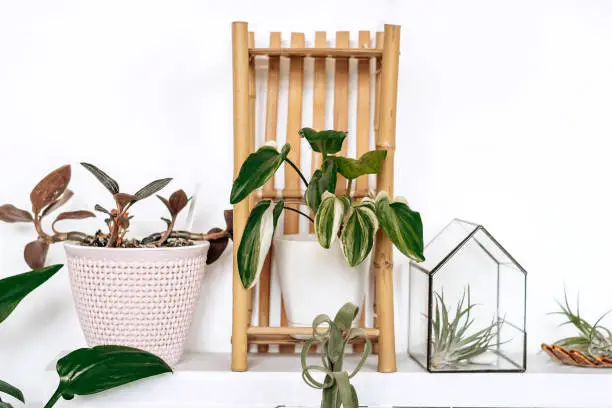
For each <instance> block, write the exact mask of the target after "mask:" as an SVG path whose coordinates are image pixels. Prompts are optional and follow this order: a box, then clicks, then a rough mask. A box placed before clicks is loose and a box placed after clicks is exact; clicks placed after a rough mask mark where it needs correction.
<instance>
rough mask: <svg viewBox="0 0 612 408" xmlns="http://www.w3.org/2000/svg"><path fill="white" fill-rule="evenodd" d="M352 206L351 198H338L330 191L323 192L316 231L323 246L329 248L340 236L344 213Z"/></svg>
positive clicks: (316, 219) (316, 220)
mask: <svg viewBox="0 0 612 408" xmlns="http://www.w3.org/2000/svg"><path fill="white" fill-rule="evenodd" d="M349 206H350V198H348V197H344V196H343V197H341V198H338V197H336V196H335V195H334V194H332V193H330V192H327V191H326V192H324V193H323V199H322V201H321V205H320V206H319V209H318V211H317V214H316V216H315V233H316V235H317V239H318V240H319V243H320V244H321V246H322V247H323V248H329V247H330V246H331V244H332V243H333V242H334V241H335V240H336V239H337V238H338V231H340V226H341V225H342V220H343V219H344V214H345V212H346V211H347V209H348V207H349Z"/></svg>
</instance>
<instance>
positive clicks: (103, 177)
mask: <svg viewBox="0 0 612 408" xmlns="http://www.w3.org/2000/svg"><path fill="white" fill-rule="evenodd" d="M81 165H82V166H83V167H85V168H86V169H87V170H89V172H90V173H91V174H93V175H94V176H95V177H96V178H97V179H98V180H99V181H100V183H102V184H103V185H104V187H106V189H107V190H108V191H110V193H111V194H112V195H115V194H117V193H119V184H118V183H117V182H116V181H115V180H114V179H113V178H112V177H111V176H109V175H108V174H106V173H105V172H103V171H102V170H100V169H99V168H97V167H96V166H94V165H93V164H89V163H81Z"/></svg>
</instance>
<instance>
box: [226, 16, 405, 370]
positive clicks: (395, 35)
mask: <svg viewBox="0 0 612 408" xmlns="http://www.w3.org/2000/svg"><path fill="white" fill-rule="evenodd" d="M375 39H376V44H375V46H372V45H371V44H370V32H369V31H360V32H359V39H358V45H359V47H358V48H351V47H350V45H349V33H348V32H346V31H339V32H337V33H336V47H335V48H327V34H326V33H325V32H317V33H316V35H315V41H314V48H306V47H305V42H304V34H303V33H292V34H291V47H290V48H282V47H281V34H280V33H278V32H273V33H270V44H269V47H268V48H256V47H255V41H254V34H253V33H250V32H249V29H248V24H247V23H245V22H234V23H233V24H232V45H233V59H232V62H233V89H234V176H236V175H237V174H238V171H239V169H240V166H241V165H242V163H243V162H244V160H245V159H246V158H247V156H248V155H249V154H250V153H251V152H253V151H254V150H255V113H256V112H255V106H256V105H255V102H256V100H255V97H256V92H255V91H256V83H255V81H256V75H255V61H256V59H258V58H267V59H268V65H267V70H268V72H267V77H268V82H267V97H266V101H265V105H266V112H265V122H266V123H265V139H266V141H269V140H276V136H277V135H276V133H277V132H276V129H277V119H278V111H279V83H280V76H281V75H280V60H281V58H288V59H289V64H290V67H289V91H288V98H289V99H288V108H287V112H288V113H287V134H286V143H289V144H291V147H292V149H291V152H290V154H289V157H290V159H291V160H292V161H293V162H294V163H296V165H298V166H299V165H300V161H301V160H300V159H301V158H300V137H299V135H298V130H299V129H300V128H302V127H303V125H302V99H303V92H304V85H305V84H304V61H305V59H308V58H314V81H313V99H314V104H313V118H312V126H311V127H313V128H315V129H317V130H322V129H324V128H326V126H325V112H326V109H333V117H334V123H333V129H336V130H348V121H349V60H351V59H356V60H357V107H356V110H357V111H356V118H357V124H356V138H357V139H356V150H357V156H360V155H361V154H363V153H365V152H366V151H368V150H369V139H370V132H371V131H373V133H374V138H375V144H376V148H377V149H386V150H387V151H388V153H387V159H386V160H385V161H384V162H383V167H382V170H381V172H380V174H379V175H378V176H377V182H376V190H386V191H388V192H389V194H390V195H391V196H392V195H393V176H394V170H393V169H394V149H395V115H396V105H397V80H398V65H399V45H400V27H399V26H394V25H385V30H384V32H377V33H376V35H375ZM328 59H333V62H334V65H335V75H334V92H333V101H334V103H333V106H326V105H327V104H326V99H327V98H326V97H327V95H326V64H327V61H328ZM371 64H375V73H376V74H375V75H372V71H371V68H372V65H371ZM372 82H374V83H372ZM372 88H373V89H375V91H374V92H372V91H371V89H372ZM372 104H373V105H374V119H373V120H371V119H370V116H371V115H370V108H371V106H372ZM346 149H347V147H346V144H345V145H344V147H343V152H342V153H343V154H345V153H346ZM318 159H319V157H318V155H317V154H315V153H314V152H313V156H312V158H311V160H312V164H313V166H312V167H313V168H316V167H318V166H319V164H320V163H318V162H317V161H318ZM286 167H288V166H286ZM337 184H338V191H337V192H342V191H344V190H345V189H346V188H347V183H346V180H340V177H339V180H338V183H337ZM368 184H369V183H368V178H367V177H361V178H359V179H357V180H356V184H355V191H354V192H351V194H353V196H355V197H364V196H366V195H367V194H368V192H369V190H370V186H369V185H368ZM300 188H301V187H300V179H299V177H298V175H297V174H295V173H294V172H292V171H291V169H288V168H286V169H285V186H284V188H283V189H276V188H275V186H274V180H271V181H270V182H268V184H266V185H265V186H264V187H263V189H262V190H261V191H259V192H258V193H255V194H253V196H252V197H251V199H249V200H244V201H243V202H241V203H239V204H237V205H235V206H234V242H235V244H234V272H233V273H234V276H233V326H232V365H231V367H232V370H233V371H246V370H247V367H248V365H247V353H248V349H249V344H257V345H258V346H257V348H258V352H260V353H266V352H268V345H270V344H278V345H279V349H280V352H281V353H294V352H295V346H296V343H299V340H296V339H295V336H296V335H309V334H311V332H312V329H311V328H296V327H286V326H287V319H286V316H285V314H284V308H283V307H282V305H281V320H280V322H281V325H280V327H270V256H269V257H268V259H267V260H266V264H265V266H264V269H263V271H262V273H261V277H260V280H259V283H258V285H257V286H256V287H255V288H254V290H258V291H259V305H258V319H257V320H258V325H257V326H252V325H251V319H252V294H251V290H246V289H244V288H243V286H242V284H241V282H240V278H239V275H238V269H237V262H236V254H237V251H238V243H239V242H240V239H241V238H242V233H243V230H244V227H245V225H246V222H247V219H248V216H249V210H250V208H252V206H253V202H255V201H256V200H259V199H264V198H272V199H276V198H281V197H282V198H284V199H286V200H292V201H293V202H294V203H295V201H296V200H297V199H300V198H301V197H302V191H301V190H300ZM292 205H295V206H296V208H297V207H299V203H298V204H292ZM284 233H285V234H296V233H299V224H298V218H297V214H295V213H293V212H285V215H284ZM272 252H273V250H272V251H271V253H272ZM272 256H273V254H272ZM374 280H375V283H374V285H375V291H374V302H373V304H374V311H373V315H374V327H373V328H366V333H367V334H368V336H369V337H370V339H371V340H372V341H373V342H374V343H375V350H376V351H377V352H378V371H380V372H395V371H396V355H395V333H394V323H393V254H392V244H391V241H390V240H389V239H388V238H387V236H386V235H385V234H384V233H382V231H379V232H378V233H377V235H376V241H375V248H374ZM281 302H282V301H281ZM361 315H362V316H364V315H365V313H362V314H361ZM313 318H314V316H313ZM364 325H365V320H364V318H363V317H362V320H361V321H360V326H361V327H364ZM354 347H355V348H356V349H357V350H360V349H361V347H363V346H362V345H359V344H356V345H355V346H354Z"/></svg>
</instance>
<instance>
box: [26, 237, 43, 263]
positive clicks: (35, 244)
mask: <svg viewBox="0 0 612 408" xmlns="http://www.w3.org/2000/svg"><path fill="white" fill-rule="evenodd" d="M48 251H49V244H48V243H46V242H45V241H41V240H38V239H37V240H36V241H32V242H30V243H29V244H27V245H26V246H25V248H24V249H23V258H24V259H25V261H26V263H27V264H28V266H29V267H30V268H32V269H40V268H42V267H43V266H45V261H46V260H47V252H48Z"/></svg>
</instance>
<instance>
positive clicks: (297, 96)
mask: <svg viewBox="0 0 612 408" xmlns="http://www.w3.org/2000/svg"><path fill="white" fill-rule="evenodd" d="M291 47H292V48H303V47H304V34H303V33H291ZM289 63H290V65H289V102H288V104H289V110H288V113H287V143H289V144H290V145H291V151H290V152H289V156H288V157H289V159H290V160H291V161H293V163H295V165H296V166H297V167H298V168H299V167H300V136H299V134H298V131H299V130H300V128H301V127H302V93H303V86H304V60H303V58H300V57H293V58H291V60H290V62H289ZM301 182H302V181H301V179H300V177H299V175H298V174H297V173H296V172H295V170H294V169H293V168H291V166H288V165H285V189H286V190H289V191H298V190H300V188H301V186H300V183H301ZM288 206H291V207H292V208H296V209H299V205H293V204H289V205H288ZM284 216H285V221H284V222H285V224H284V226H285V234H297V233H299V232H300V231H299V229H300V224H299V219H298V214H296V213H294V212H293V211H285V212H284ZM281 309H282V310H281V325H283V326H285V325H287V316H286V314H285V309H284V302H283V305H282V308H281ZM294 351H295V347H294V346H293V345H281V346H280V352H281V353H293V352H294Z"/></svg>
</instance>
